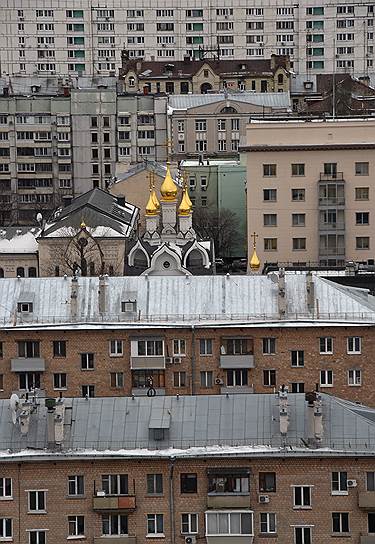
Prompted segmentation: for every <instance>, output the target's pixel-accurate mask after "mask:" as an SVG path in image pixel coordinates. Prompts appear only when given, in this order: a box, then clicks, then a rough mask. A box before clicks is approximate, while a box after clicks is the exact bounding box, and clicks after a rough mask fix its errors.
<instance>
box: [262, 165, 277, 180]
mask: <svg viewBox="0 0 375 544" xmlns="http://www.w3.org/2000/svg"><path fill="white" fill-rule="evenodd" d="M263 176H265V177H270V176H272V177H273V176H276V164H263Z"/></svg>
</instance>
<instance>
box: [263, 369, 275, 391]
mask: <svg viewBox="0 0 375 544" xmlns="http://www.w3.org/2000/svg"><path fill="white" fill-rule="evenodd" d="M263 385H264V386H265V387H275V386H276V370H269V369H267V370H263Z"/></svg>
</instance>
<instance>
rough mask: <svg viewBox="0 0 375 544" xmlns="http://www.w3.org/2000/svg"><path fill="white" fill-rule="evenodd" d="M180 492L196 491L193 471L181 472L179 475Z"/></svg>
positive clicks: (196, 486) (196, 481) (195, 477)
mask: <svg viewBox="0 0 375 544" xmlns="http://www.w3.org/2000/svg"><path fill="white" fill-rule="evenodd" d="M180 481H181V493H197V492H198V479H197V475H196V474H195V473H183V474H181V475H180Z"/></svg>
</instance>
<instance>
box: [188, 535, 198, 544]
mask: <svg viewBox="0 0 375 544" xmlns="http://www.w3.org/2000/svg"><path fill="white" fill-rule="evenodd" d="M196 542H197V537H196V536H185V544H196Z"/></svg>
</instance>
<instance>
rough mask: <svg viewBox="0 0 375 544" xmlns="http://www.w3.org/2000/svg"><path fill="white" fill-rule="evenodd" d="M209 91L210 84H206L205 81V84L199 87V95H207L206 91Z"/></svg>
mask: <svg viewBox="0 0 375 544" xmlns="http://www.w3.org/2000/svg"><path fill="white" fill-rule="evenodd" d="M211 89H212V85H211V83H207V81H206V83H202V85H201V94H207V93H208V91H211Z"/></svg>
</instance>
